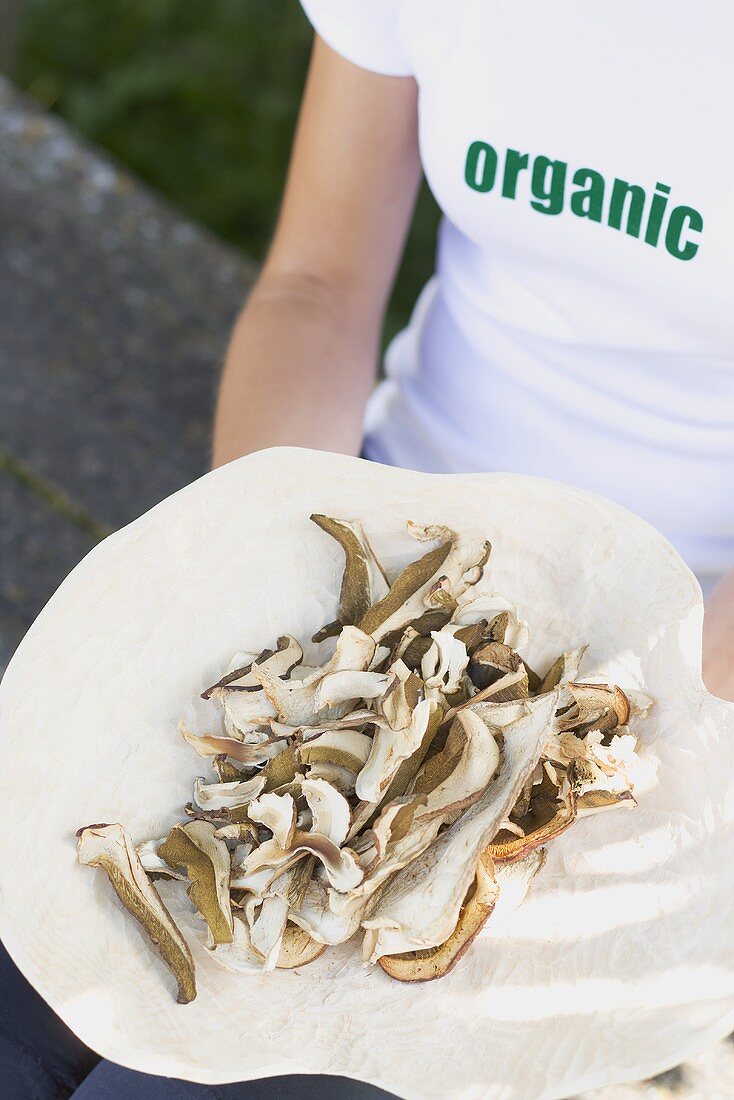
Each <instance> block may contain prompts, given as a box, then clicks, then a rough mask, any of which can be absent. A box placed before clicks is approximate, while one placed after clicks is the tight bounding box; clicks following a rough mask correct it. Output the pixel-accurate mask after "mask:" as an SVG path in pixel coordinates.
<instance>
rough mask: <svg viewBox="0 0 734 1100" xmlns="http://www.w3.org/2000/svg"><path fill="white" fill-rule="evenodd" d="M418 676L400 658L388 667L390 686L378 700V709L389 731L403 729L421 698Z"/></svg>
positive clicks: (421, 685)
mask: <svg viewBox="0 0 734 1100" xmlns="http://www.w3.org/2000/svg"><path fill="white" fill-rule="evenodd" d="M422 687H423V684H422V681H421V678H420V676H417V675H416V673H415V672H412V671H411V670H410V669H409V668H408V666H407V665H406V664H405V662H404V661H402V660H401V659H400V658H398V659H397V660H395V661H393V663H392V665H391V666H390V684H389V686H388V687H387V689H386V690H385V692H384V694H383V696H382V698H381V699H380V700H379V703H378V709H379V712H380V714H381V715H383V717H384V718H385V720H386V721H387V724H388V725H389V727H390V729H393V730H401V729H405V727H406V726H408V725H409V724H410V720H411V718H412V717H413V711H414V710H415V708H416V707H417V705H418V703H419V701H420V698H421V689H422Z"/></svg>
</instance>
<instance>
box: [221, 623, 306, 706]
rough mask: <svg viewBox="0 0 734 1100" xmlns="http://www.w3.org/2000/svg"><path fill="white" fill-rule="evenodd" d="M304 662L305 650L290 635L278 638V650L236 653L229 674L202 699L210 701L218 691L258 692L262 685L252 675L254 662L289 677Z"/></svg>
mask: <svg viewBox="0 0 734 1100" xmlns="http://www.w3.org/2000/svg"><path fill="white" fill-rule="evenodd" d="M302 660H303V649H302V648H301V646H300V645H299V644H298V642H297V641H296V639H295V638H292V637H291V636H290V634H284V635H283V636H282V637H281V638H278V648H277V649H276V650H275V652H273V651H272V650H265V651H263V653H260V654H257V653H236V654H235V655H234V657H233V658H232V660H231V661H230V663H229V668H228V669H227V672H226V673H225V675H224V676H223V677H222V679H221V680H219V681H218V682H217V683H216V684H212V686H211V687H210V688H207V689H206V691H203V692H202V693H201V697H202V699H209V698H211V696H212V695H213V694H214V692H215V691H217V690H218V689H223V690H224V691H228V692H241V691H258V690H259V689H260V684H259V683H258V682H257V680H256V679H255V677H254V676H253V675H252V665H253V662H255V661H256V662H257V663H258V664H260V665H267V667H268V668H269V669H270V671H271V672H272V673H273V674H274V675H275V676H288V675H289V674H290V672H291V671H292V670H293V668H294V667H295V666H296V665H297V664H300V662H301V661H302Z"/></svg>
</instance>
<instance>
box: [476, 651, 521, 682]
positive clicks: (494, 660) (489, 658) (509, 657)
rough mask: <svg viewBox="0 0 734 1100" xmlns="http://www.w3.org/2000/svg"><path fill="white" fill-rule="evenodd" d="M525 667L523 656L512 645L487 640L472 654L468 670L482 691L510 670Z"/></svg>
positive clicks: (513, 670) (514, 670)
mask: <svg viewBox="0 0 734 1100" xmlns="http://www.w3.org/2000/svg"><path fill="white" fill-rule="evenodd" d="M523 667H524V662H523V659H522V657H521V656H520V654H519V653H516V652H515V650H514V649H511V648H510V646H508V645H505V644H504V642H486V643H485V644H484V645H481V646H479V648H478V649H476V650H475V651H474V653H473V654H472V658H471V661H470V662H469V670H468V671H469V678H470V680H471V682H472V683H473V684H474V686H475V687H476V688H477V689H478V690H479V691H481V690H482V689H483V688H486V687H489V686H490V684H494V683H495V682H496V681H497V680H499V679H500V677H502V676H506V675H507V673H508V672H517V670H518V669H520V668H523Z"/></svg>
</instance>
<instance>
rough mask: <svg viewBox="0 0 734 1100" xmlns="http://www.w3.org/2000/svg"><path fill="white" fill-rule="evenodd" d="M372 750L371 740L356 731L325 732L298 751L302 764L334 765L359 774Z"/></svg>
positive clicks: (307, 742)
mask: <svg viewBox="0 0 734 1100" xmlns="http://www.w3.org/2000/svg"><path fill="white" fill-rule="evenodd" d="M371 749H372V738H371V737H368V736H367V734H366V733H359V732H358V731H357V730H327V732H326V733H322V734H320V735H319V736H318V737H314V738H313V739H312V740H310V741H306V742H305V743H304V744H303V745H301V747H300V749H299V755H300V757H301V761H302V763H304V764H334V765H336V767H338V768H347V769H348V770H349V771H352V772H359V771H360V770H361V769H362V768H363V767H364V765H365V763H366V762H367V758H368V756H369V754H370V750H371Z"/></svg>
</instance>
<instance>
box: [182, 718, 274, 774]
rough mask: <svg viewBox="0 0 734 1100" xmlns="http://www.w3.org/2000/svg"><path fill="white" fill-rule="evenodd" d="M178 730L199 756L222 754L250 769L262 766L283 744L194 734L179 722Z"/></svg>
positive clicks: (265, 739) (272, 740) (268, 738)
mask: <svg viewBox="0 0 734 1100" xmlns="http://www.w3.org/2000/svg"><path fill="white" fill-rule="evenodd" d="M178 730H179V733H180V734H181V736H182V737H183V739H184V741H186V743H187V744H189V745H191V747H192V749H195V750H196V752H197V753H198V754H199V756H218V755H220V754H224V755H225V756H230V757H231V758H232V759H233V760H237V761H238V762H239V763H240V764H247V765H249V766H250V767H253V766H256V765H258V764H264V763H265V762H266V761H267V760H270V759H271V757H273V756H275V755H276V753H278V752H279V751H280V749H279V748H278V747H277V746H280V747H281V748H282V747H283V745H284V742H283V741H281V740H280V738H278V737H265V738H264V739H263V740H262V741H258V742H250V743H248V742H245V741H238V740H236V739H235V738H234V737H219V736H217V735H215V734H212V733H202V734H196V733H192V731H191V730H190V729H189V728H188V727H187V726H186V724H185V722H179V725H178Z"/></svg>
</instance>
